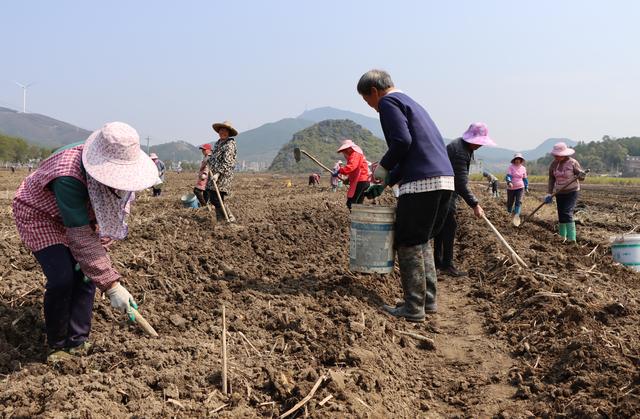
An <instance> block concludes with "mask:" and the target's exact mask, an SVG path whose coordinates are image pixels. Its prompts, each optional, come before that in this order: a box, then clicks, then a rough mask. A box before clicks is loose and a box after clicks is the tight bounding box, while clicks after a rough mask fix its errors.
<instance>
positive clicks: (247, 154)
mask: <svg viewBox="0 0 640 419" xmlns="http://www.w3.org/2000/svg"><path fill="white" fill-rule="evenodd" d="M313 124H314V122H313V121H308V120H306V119H300V118H285V119H281V120H279V121H277V122H271V123H268V124H264V125H262V126H259V127H258V128H254V129H251V130H249V131H245V132H242V133H240V134H239V135H238V136H237V137H236V140H237V145H238V161H239V162H241V161H243V160H245V161H256V162H263V163H266V164H267V166H268V165H269V164H271V161H273V158H274V157H275V156H276V154H278V150H280V148H281V147H282V145H283V144H285V143H286V142H287V141H289V140H290V139H291V137H292V136H293V134H295V133H296V132H298V131H300V130H303V129H305V128H307V127H309V126H311V125H313Z"/></svg>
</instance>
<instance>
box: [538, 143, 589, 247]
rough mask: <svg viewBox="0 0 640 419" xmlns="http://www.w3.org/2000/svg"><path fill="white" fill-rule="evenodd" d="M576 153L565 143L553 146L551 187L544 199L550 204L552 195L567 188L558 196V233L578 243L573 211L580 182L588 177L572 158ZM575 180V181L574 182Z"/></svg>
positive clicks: (550, 167)
mask: <svg viewBox="0 0 640 419" xmlns="http://www.w3.org/2000/svg"><path fill="white" fill-rule="evenodd" d="M575 152H576V151H575V150H574V149H572V148H569V147H567V145H566V144H565V143H563V142H560V143H557V144H556V145H554V146H553V149H552V150H551V154H552V155H553V158H554V159H553V161H552V162H551V165H550V166H549V186H548V188H547V192H548V195H547V196H545V197H544V202H545V203H546V204H550V203H551V202H553V196H552V194H553V193H554V192H557V191H559V190H560V189H562V188H566V189H564V190H563V191H562V193H559V194H557V195H556V202H557V206H558V221H559V224H558V232H559V233H560V237H562V238H563V239H565V240H568V241H569V242H575V241H576V223H575V221H573V209H574V207H575V206H576V201H577V200H578V191H579V190H580V182H579V181H581V180H584V179H585V177H586V173H585V172H584V171H583V170H582V167H581V166H580V163H578V161H577V160H576V159H574V158H572V157H569V156H571V155H573V153H575ZM574 179H577V180H575V182H574Z"/></svg>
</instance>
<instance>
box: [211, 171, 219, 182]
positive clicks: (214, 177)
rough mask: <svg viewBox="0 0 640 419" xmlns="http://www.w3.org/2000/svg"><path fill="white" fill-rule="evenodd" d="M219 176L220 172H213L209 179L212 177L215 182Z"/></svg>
mask: <svg viewBox="0 0 640 419" xmlns="http://www.w3.org/2000/svg"><path fill="white" fill-rule="evenodd" d="M219 177H220V173H214V174H213V176H211V179H213V181H214V182H217V181H218V178H219Z"/></svg>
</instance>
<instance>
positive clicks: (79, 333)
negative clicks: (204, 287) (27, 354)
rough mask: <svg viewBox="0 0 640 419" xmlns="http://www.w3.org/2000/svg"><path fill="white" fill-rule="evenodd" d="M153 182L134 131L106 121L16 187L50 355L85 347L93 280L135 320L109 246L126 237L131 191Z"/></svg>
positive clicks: (16, 209) (19, 222)
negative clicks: (38, 273)
mask: <svg viewBox="0 0 640 419" xmlns="http://www.w3.org/2000/svg"><path fill="white" fill-rule="evenodd" d="M157 181H158V169H157V167H156V165H155V164H154V163H153V161H152V160H151V159H150V158H149V156H147V155H146V154H145V153H144V152H143V151H142V150H141V149H140V139H139V137H138V133H137V132H136V130H135V129H133V128H132V127H131V126H129V125H127V124H125V123H122V122H110V123H108V124H105V125H104V126H103V127H102V128H101V129H99V130H97V131H95V132H93V133H92V134H91V135H90V136H89V138H88V139H87V140H86V141H85V142H84V143H81V144H73V145H71V146H67V147H65V148H63V149H60V150H58V151H56V152H55V153H54V154H53V155H51V156H50V157H49V158H47V159H46V160H44V161H43V162H42V163H41V164H40V167H39V168H38V169H37V170H35V171H34V172H33V173H32V174H31V175H29V176H28V177H27V178H26V179H25V180H24V181H23V182H22V184H21V185H20V187H19V188H18V190H17V192H16V196H15V198H14V200H13V214H14V218H15V222H16V227H17V228H18V233H19V234H20V238H21V239H22V242H23V243H24V244H25V246H26V247H27V248H29V250H31V251H32V252H33V254H34V256H35V258H36V260H37V261H38V263H39V264H40V266H41V267H42V270H43V272H44V274H45V276H46V277H47V283H46V285H45V292H44V319H45V326H46V334H47V344H48V346H49V350H50V353H49V357H48V358H47V359H48V361H51V362H54V361H57V360H59V359H60V358H64V357H70V356H71V355H70V354H80V353H82V352H85V351H86V350H87V349H88V347H89V344H88V341H87V339H88V337H89V332H90V330H91V317H92V310H93V299H94V294H95V289H96V286H97V287H98V288H99V289H100V290H101V291H103V292H104V293H105V294H106V295H107V296H108V297H109V299H110V300H111V305H112V306H113V307H115V308H116V309H117V310H119V311H122V312H123V313H127V314H128V315H129V317H130V318H131V319H132V320H133V319H134V314H133V312H132V311H131V307H133V308H137V306H136V303H135V301H134V299H133V297H132V296H131V294H129V292H128V291H127V290H126V289H125V288H124V287H123V286H122V284H121V283H120V280H121V276H120V274H119V273H118V272H116V270H115V269H114V268H113V266H112V264H111V260H110V258H109V256H108V255H107V246H108V245H109V244H110V243H111V241H112V240H122V239H124V238H125V237H126V236H127V231H128V228H127V224H126V223H125V218H126V215H127V214H128V213H129V208H130V204H131V202H132V201H133V199H134V193H133V191H140V190H144V189H147V188H149V187H151V186H152V185H154V184H155V183H156V182H157ZM85 275H86V276H87V277H88V278H90V279H87V278H86V277H85Z"/></svg>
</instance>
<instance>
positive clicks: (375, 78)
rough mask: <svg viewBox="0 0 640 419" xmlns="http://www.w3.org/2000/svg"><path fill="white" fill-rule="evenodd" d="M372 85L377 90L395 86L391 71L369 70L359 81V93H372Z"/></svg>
mask: <svg viewBox="0 0 640 419" xmlns="http://www.w3.org/2000/svg"><path fill="white" fill-rule="evenodd" d="M372 87H375V88H376V89H377V90H387V89H389V88H391V87H393V80H391V76H390V75H389V73H387V72H386V71H384V70H369V71H367V72H366V73H364V74H363V75H362V77H360V81H358V93H360V94H361V95H368V94H370V93H371V88H372Z"/></svg>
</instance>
